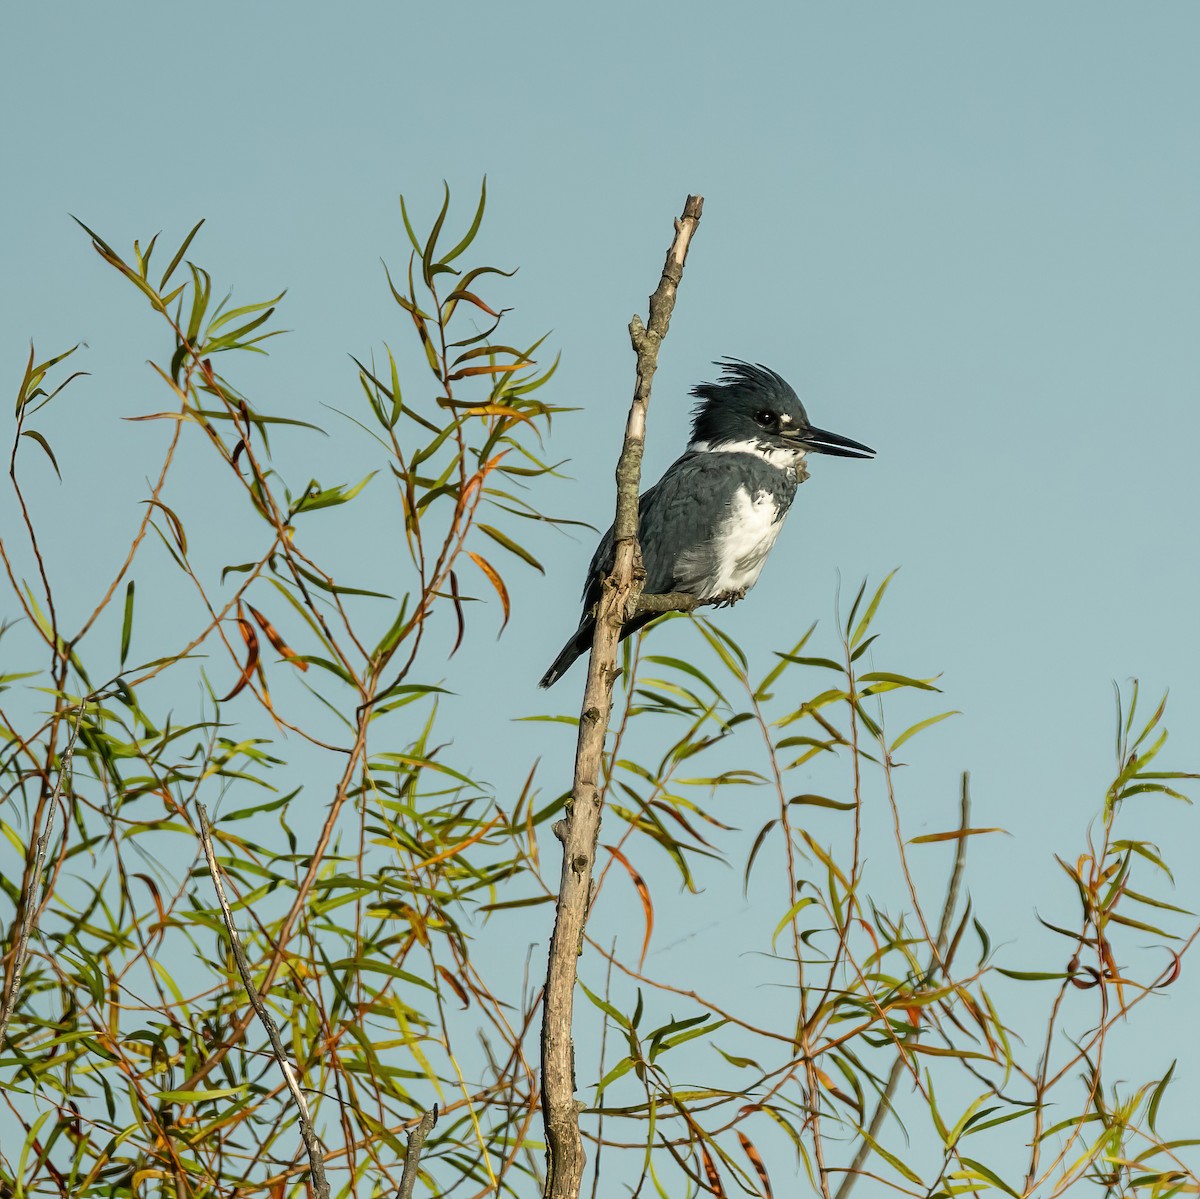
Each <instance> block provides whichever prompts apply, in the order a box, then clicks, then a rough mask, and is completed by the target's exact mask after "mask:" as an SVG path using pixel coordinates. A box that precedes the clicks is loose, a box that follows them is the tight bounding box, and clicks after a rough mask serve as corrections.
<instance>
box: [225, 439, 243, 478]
mask: <svg viewBox="0 0 1200 1199" xmlns="http://www.w3.org/2000/svg"><path fill="white" fill-rule="evenodd" d="M245 448H246V439H245V438H244V437H239V438H238V443H237V445H235V446H234V447H233V456H232V457H231V458H230V459H229V465H230V466H232V467H233V469H234V470H237V464H238V459H239V458H240V457H241V456H242V451H243V450H244V449H245ZM238 473H239V474H240V473H241V472H240V471H239V472H238Z"/></svg>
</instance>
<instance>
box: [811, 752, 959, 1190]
mask: <svg viewBox="0 0 1200 1199" xmlns="http://www.w3.org/2000/svg"><path fill="white" fill-rule="evenodd" d="M970 781H971V776H970V775H969V774H968V773H967V772H966V771H965V770H964V771H963V776H962V790H961V792H960V794H959V810H958V827H959V831H960V832H964V831H965V830H966V829H968V828H970V827H971V788H970ZM967 840H968V839H967V838H966V837H959V839H958V845H957V847H956V848H955V852H954V868H953V869H952V870H951V871H950V882H949V885H948V886H947V887H946V902H945V903H944V904H943V905H942V919H941V923H940V924H939V925H938V933H937V938H936V939H935V940H934V942H933V944H932V945H931V946H930V947H929V948H930V960H929V966H928V968H927V973H928V974H932V973H933V971H934V969H935V968H936V966H937V964H938V963H939V962H943V961H945V955H946V943H947V938H948V937H949V936H950V924H951V921H952V920H953V918H954V909H955V908H956V907H957V906H958V891H959V888H960V887H961V885H962V876H963V871H964V870H965V869H966V867H967ZM905 1068H906V1063H905V1060H904V1054H903V1053H898V1054H897V1055H896V1059H895V1061H893V1062H892V1068H891V1071H890V1072H889V1073H888V1076H887V1082H885V1083H884V1085H883V1090H882V1091H881V1092H880V1093H879V1100H878V1102H877V1103H876V1104H875V1111H874V1113H873V1115H872V1116H871V1123H870V1124H869V1125H868V1126H867V1136H866V1137H864V1138H863V1139H862V1140H861V1141H860V1142H859V1144H858V1151H857V1152H856V1153H855V1155H854V1160H853V1161H852V1162H851V1163H850V1168H849V1170H847V1171H846V1175H845V1177H844V1178H843V1179H842V1181H841V1184H840V1185H839V1187H838V1189H837V1192H836V1194H835V1195H834V1199H847V1196H848V1195H849V1194H850V1192H851V1191H852V1190H853V1189H854V1184H855V1182H856V1181H857V1180H858V1179H859V1178H862V1177H867V1174H866V1172H865V1171H864V1170H863V1165H864V1164H865V1163H866V1160H867V1158H868V1157H870V1155H871V1148H872V1146H873V1145H874V1144H875V1142H876V1141H878V1139H879V1132H880V1130H881V1129H882V1128H883V1122H884V1120H885V1119H886V1118H887V1114H888V1112H890V1111H891V1110H892V1097H893V1096H894V1095H895V1093H896V1088H897V1087H898V1086H899V1085H900V1076H901V1074H903V1073H904V1070H905ZM868 1138H869V1139H868Z"/></svg>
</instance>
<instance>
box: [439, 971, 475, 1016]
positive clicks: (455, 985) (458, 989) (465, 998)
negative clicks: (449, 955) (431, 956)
mask: <svg viewBox="0 0 1200 1199" xmlns="http://www.w3.org/2000/svg"><path fill="white" fill-rule="evenodd" d="M437 972H438V973H439V974H440V975H441V976H442V977H443V978H444V979H445V980H446V982H447V983H448V984H449V986H450V989H451V990H452V991H453V992H454V993H455V995H457V996H458V998H459V1000H460V1002H461V1003H462V1005H463V1007H464V1008H469V1007H470V1006H471V996H470V993H469V992H468V991H467V989H466V987H464V986H463V985H462V983H460V982H459V981H458V979H457V978H455V977H454V975H453V974H451V973H450V971H449V970H447V969H446V967H445V966H442V965H439V966H438V968H437Z"/></svg>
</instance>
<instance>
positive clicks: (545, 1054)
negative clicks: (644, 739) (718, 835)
mask: <svg viewBox="0 0 1200 1199" xmlns="http://www.w3.org/2000/svg"><path fill="white" fill-rule="evenodd" d="M703 208H704V200H703V198H702V197H700V196H688V198H687V203H686V204H685V205H684V208H683V215H682V217H680V218H679V219H678V220H677V221H676V222H675V238H674V240H673V241H672V243H671V248H670V249H669V250H668V251H667V260H666V263H665V264H664V266H663V271H662V278H661V279H660V280H659V284H658V287H657V288H656V289H655V291H654V294H653V295H652V296H651V297H650V320H649V323H648V324H647V325H643V324H642V322H641V320H640V318H638V317H636V316H635V317H634V318H633V320H632V321H631V322H630V326H629V336H630V340H631V341H632V343H633V349H634V352H635V353H636V355H637V383H636V386H635V388H634V393H633V404H632V405H631V407H630V409H629V419H628V421H627V423H626V426H625V443H624V446H623V448H622V450H621V458H620V461H619V462H618V463H617V515H616V521H615V523H614V526H613V527H614V531H615V535H616V556H615V561H614V564H613V569H612V573H611V574H610V575H609V577H608V578H607V579H605V580H604V589H603V593H602V595H601V599H600V604H599V611H598V612H597V617H596V631H595V636H594V638H593V641H592V653H591V658H590V659H589V662H588V676H587V685H586V688H585V690H584V695H583V709H582V715H581V717H580V721H579V741H578V746H577V748H576V752H575V780H574V786H573V787H572V791H571V802H570V804H569V805H568V810H567V816H566V818H565V819H564V820H560V821H559V822H558V823H557V824H556V825H555V826H554V832H555V835H556V836H557V837H558V838H559V840H560V841H562V843H563V865H562V878H561V881H560V883H559V890H558V907H557V911H556V914H555V919H554V935H553V937H552V939H551V941H550V960H549V965H548V969H547V973H546V992H545V999H544V1006H543V1016H542V1119H543V1121H544V1123H545V1128H546V1164H547V1177H546V1188H545V1192H544V1194H545V1195H546V1196H547V1197H548V1199H577V1196H578V1195H579V1190H580V1186H581V1185H582V1182H583V1166H584V1152H583V1140H582V1138H581V1136H580V1132H579V1105H578V1103H577V1102H576V1100H575V1067H574V1047H573V1045H572V1041H571V1021H572V1010H573V1001H574V995H575V976H576V969H577V965H578V961H579V953H580V950H581V947H582V943H583V930H584V925H585V924H586V922H587V915H588V908H589V906H590V904H591V895H592V870H593V866H594V862H595V856H596V841H597V837H598V835H599V832H600V810H601V806H602V800H601V795H600V789H599V787H598V785H597V779H598V777H599V773H600V762H601V759H602V758H603V755H604V738H605V734H606V732H607V729H608V718H609V714H610V713H611V711H612V687H613V679H614V678H615V677H616V660H617V643H618V641H619V639H620V636H621V627H622V625H623V624H624V623H625V620H626V616H627V614H628V613H629V612H630V611H633V610H636V605H637V602H638V596H639V594H640V590H641V580H640V579H639V580H635V578H634V561H635V558H636V556H637V519H638V485H639V483H640V481H641V469H642V446H643V444H644V441H645V436H646V408H647V405H648V404H649V402H650V384H651V381H652V380H653V378H654V372H655V370H656V369H657V366H658V350H659V346H660V345H661V344H662V340H663V338H664V337H666V335H667V328H668V326H669V325H670V322H671V312H672V310H673V309H674V307H675V293H676V290H677V289H678V287H679V281H680V279H681V278H682V276H683V266H684V262H685V261H686V259H687V252H688V246H689V245H690V243H691V240H692V235H693V234H694V233H695V232H696V227H697V225H698V224H699V222H700V215H701V212H702V211H703ZM689 598H690V597H689ZM665 610H669V609H665Z"/></svg>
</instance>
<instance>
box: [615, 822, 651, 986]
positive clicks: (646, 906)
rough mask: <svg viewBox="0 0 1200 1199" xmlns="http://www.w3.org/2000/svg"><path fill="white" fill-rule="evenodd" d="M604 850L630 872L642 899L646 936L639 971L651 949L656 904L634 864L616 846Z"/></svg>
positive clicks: (643, 940)
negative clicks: (651, 900)
mask: <svg viewBox="0 0 1200 1199" xmlns="http://www.w3.org/2000/svg"><path fill="white" fill-rule="evenodd" d="M604 848H605V849H607V850H608V852H609V853H611V854H612V856H613V857H614V858H616V859H617V861H618V862H620V863H621V865H622V866H624V867H625V869H626V870H628V871H629V877H630V878H631V879H633V885H634V886H635V887H636V888H637V893H638V895H639V896H640V897H641V901H642V910H643V911H644V912H645V913H646V935H645V937H644V938H643V939H642V956H641V958H640V960H639V961H638V969H639V970H641V968H642V967H643V966H644V965H645V964H646V951H647V950H648V949H649V948H650V934H651V932H653V930H654V904H653V903H651V902H650V888H649V887H647V886H646V880H645V879H644V878H642V876H641V875H640V874H638V872H637V871H636V870H635V869H634V868H633V863H632V862H630V860H629V859H628V858H627V857H626V856H625V855H624V854H623V853H622V852H621V851H620V850H619V849H618V848H617V847H616V846H615V845H606V846H605V847H604Z"/></svg>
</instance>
